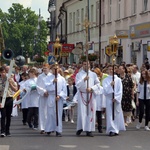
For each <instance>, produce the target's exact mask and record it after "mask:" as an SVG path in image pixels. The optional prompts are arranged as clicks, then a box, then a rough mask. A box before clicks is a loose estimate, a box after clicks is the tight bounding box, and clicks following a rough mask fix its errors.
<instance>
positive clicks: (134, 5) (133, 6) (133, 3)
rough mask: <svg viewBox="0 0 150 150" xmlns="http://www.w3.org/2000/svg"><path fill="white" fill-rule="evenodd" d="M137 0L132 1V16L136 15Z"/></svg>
mask: <svg viewBox="0 0 150 150" xmlns="http://www.w3.org/2000/svg"><path fill="white" fill-rule="evenodd" d="M136 8H137V0H132V1H131V15H134V14H136Z"/></svg>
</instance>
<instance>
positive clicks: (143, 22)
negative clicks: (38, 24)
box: [57, 0, 150, 66]
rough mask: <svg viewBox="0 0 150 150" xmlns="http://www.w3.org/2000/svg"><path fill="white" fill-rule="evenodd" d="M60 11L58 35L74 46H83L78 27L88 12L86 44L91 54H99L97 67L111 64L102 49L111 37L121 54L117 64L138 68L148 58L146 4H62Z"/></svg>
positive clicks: (149, 11) (140, 0)
mask: <svg viewBox="0 0 150 150" xmlns="http://www.w3.org/2000/svg"><path fill="white" fill-rule="evenodd" d="M88 2H89V5H88ZM100 2H101V6H100ZM87 6H89V7H87ZM62 8H63V11H60V14H59V19H61V24H59V23H58V24H57V27H58V31H59V32H60V33H61V34H60V35H62V37H63V38H65V40H66V42H67V43H71V44H75V45H76V44H77V43H83V46H84V44H85V41H86V34H85V30H84V27H83V26H82V23H83V22H84V19H85V16H86V14H87V12H89V21H90V22H91V26H90V40H89V43H91V45H92V46H93V50H94V52H95V53H97V54H100V57H101V58H100V61H99V62H100V63H105V62H111V59H110V57H108V56H107V55H106V54H105V48H106V46H107V45H108V44H109V38H110V37H111V36H114V35H115V34H116V35H117V36H118V41H119V43H120V46H123V51H121V49H120V50H119V51H118V57H117V59H116V61H117V63H120V62H121V61H125V62H126V63H136V64H137V65H138V66H141V64H142V63H143V61H144V59H145V58H146V57H148V58H150V53H149V52H148V51H147V45H148V42H149V41H150V0H65V1H63V4H62V6H61V9H62ZM87 8H89V9H87ZM100 8H101V9H100ZM99 10H100V11H99ZM99 14H101V16H100V15H99ZM100 18H101V21H100V20H99V19H100ZM100 23H101V26H99V24H100ZM79 24H80V25H79ZM100 29H101V30H100ZM100 31H101V32H100ZM99 49H100V50H99ZM71 55H72V54H71ZM71 58H72V57H71ZM78 58H79V56H74V59H75V61H78ZM71 60H72V59H71ZM70 62H71V61H70Z"/></svg>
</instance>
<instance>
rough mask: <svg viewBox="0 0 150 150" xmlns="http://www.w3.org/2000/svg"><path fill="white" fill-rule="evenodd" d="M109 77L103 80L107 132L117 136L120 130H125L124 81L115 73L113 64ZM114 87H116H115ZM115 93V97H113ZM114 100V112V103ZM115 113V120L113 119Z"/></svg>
mask: <svg viewBox="0 0 150 150" xmlns="http://www.w3.org/2000/svg"><path fill="white" fill-rule="evenodd" d="M107 68H108V75H109V76H108V77H106V78H105V79H104V80H103V82H102V85H103V90H104V95H105V97H106V123H107V125H106V134H108V135H109V136H116V135H118V134H119V131H120V130H125V125H124V118H123V112H122V108H121V100H122V82H121V79H120V78H119V77H117V75H114V73H113V65H109V66H108V67H107ZM113 76H114V80H113ZM113 87H114V89H113ZM113 93H114V99H113ZM113 102H114V112H113V111H112V110H113V108H112V105H113ZM113 113H114V120H113V117H112V116H113Z"/></svg>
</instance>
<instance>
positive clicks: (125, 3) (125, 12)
mask: <svg viewBox="0 0 150 150" xmlns="http://www.w3.org/2000/svg"><path fill="white" fill-rule="evenodd" d="M124 17H127V0H124Z"/></svg>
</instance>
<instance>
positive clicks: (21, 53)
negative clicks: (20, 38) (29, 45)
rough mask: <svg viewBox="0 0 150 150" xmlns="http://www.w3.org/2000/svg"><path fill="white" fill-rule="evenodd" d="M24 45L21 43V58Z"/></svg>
mask: <svg viewBox="0 0 150 150" xmlns="http://www.w3.org/2000/svg"><path fill="white" fill-rule="evenodd" d="M23 48H24V43H21V55H22V56H23Z"/></svg>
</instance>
